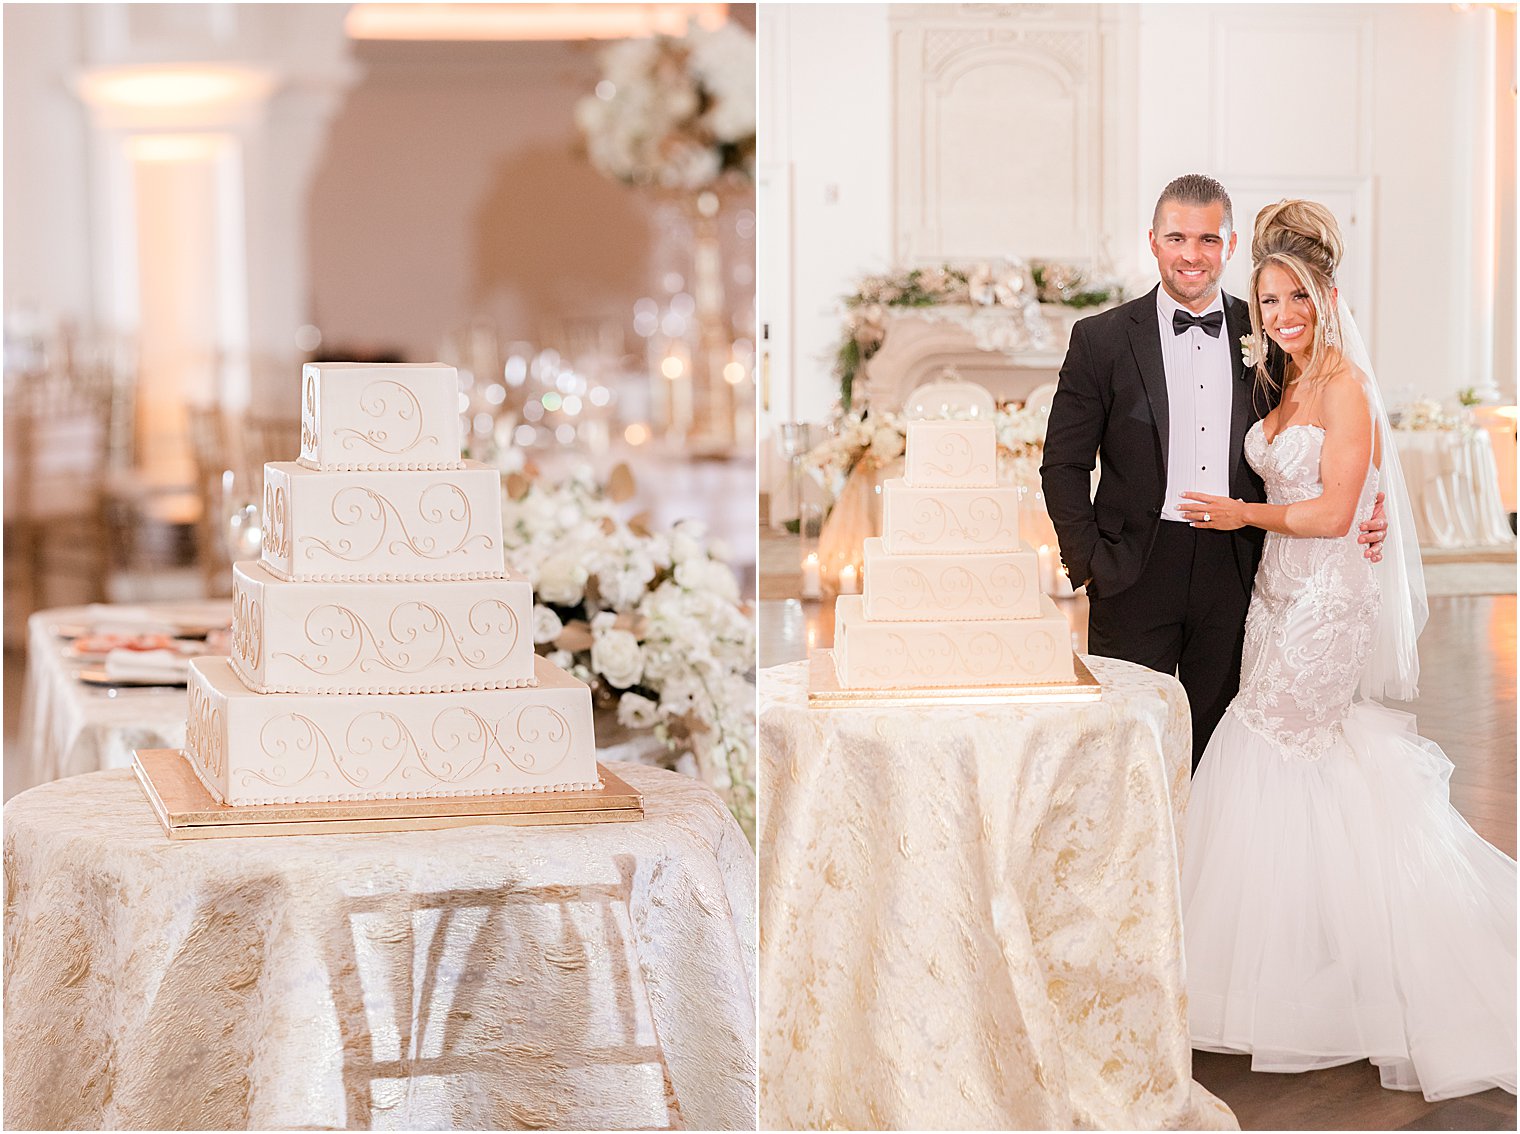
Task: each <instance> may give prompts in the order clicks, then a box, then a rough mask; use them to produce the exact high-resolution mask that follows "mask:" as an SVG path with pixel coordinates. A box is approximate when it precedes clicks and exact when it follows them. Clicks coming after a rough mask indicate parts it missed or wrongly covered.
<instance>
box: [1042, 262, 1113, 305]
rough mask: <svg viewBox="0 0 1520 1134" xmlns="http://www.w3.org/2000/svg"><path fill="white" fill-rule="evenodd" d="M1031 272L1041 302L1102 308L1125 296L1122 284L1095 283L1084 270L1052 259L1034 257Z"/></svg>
mask: <svg viewBox="0 0 1520 1134" xmlns="http://www.w3.org/2000/svg"><path fill="white" fill-rule="evenodd" d="M1029 272H1030V274H1031V275H1032V276H1033V277H1034V287H1035V293H1036V294H1037V295H1038V296H1039V297H1040V302H1041V303H1060V304H1063V305H1065V306H1067V307H1078V308H1081V307H1101V306H1103V304H1105V303H1110V302H1113V301H1114V300H1119V299H1123V298H1124V289H1123V288H1122V287H1120V286H1119V285H1118V284H1095V283H1092V282H1090V281H1089V280H1088V279H1087V275H1086V273H1085V272H1083V271H1082V269H1080V268H1078V267H1075V266H1074V265H1072V264H1058V263H1055V262H1053V261H1049V260H1031V261H1030V263H1029Z"/></svg>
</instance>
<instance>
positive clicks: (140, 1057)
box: [4, 764, 756, 1130]
mask: <svg viewBox="0 0 1520 1134" xmlns="http://www.w3.org/2000/svg"><path fill="white" fill-rule="evenodd" d="M610 770H611V771H612V772H613V773H614V774H615V775H617V776H620V777H622V778H623V779H624V780H626V781H627V782H628V783H629V784H630V785H632V786H633V787H634V788H636V789H637V790H638V791H639V792H641V793H642V795H643V806H644V810H645V818H644V820H643V821H641V822H637V823H608V824H604V825H591V826H557V827H500V826H465V827H457V828H452V829H445V830H432V831H407V832H396V833H379V834H362V835H351V834H332V835H296V836H275V837H262V838H224V839H208V840H202V841H174V842H171V841H170V840H169V839H167V838H165V836H164V833H163V831H162V829H161V828H160V827H159V825H158V822H157V820H156V819H155V818H154V816H153V814H152V812H151V811H150V810H149V806H148V804H147V802H146V800H145V799H144V797H143V794H142V792H141V791H140V790H139V788H138V785H137V784H136V782H135V781H134V779H133V775H132V773H131V772H130V771H128V770H125V769H117V770H111V771H103V772H95V773H91V774H88V775H82V776H74V777H71V778H68V779H63V780H57V781H55V782H52V783H48V784H44V785H43V786H41V787H37V788H34V789H32V790H30V791H27V792H23V793H22V794H21V795H18V796H16V797H15V798H13V799H12V800H10V802H9V803H7V804H6V807H5V863H6V918H5V1056H6V1058H5V1092H4V1108H5V1125H6V1127H7V1128H8V1129H21V1128H31V1129H122V1128H158V1129H256V1128H286V1129H313V1128H315V1129H350V1128H357V1129H413V1130H418V1129H515V1128H522V1127H531V1128H535V1129H537V1128H553V1127H558V1128H570V1129H598V1128H629V1127H636V1128H646V1129H648V1128H656V1129H667V1128H675V1127H693V1128H699V1129H700V1128H708V1129H745V1128H748V1129H753V1123H754V1105H755V1094H754V1078H755V1051H754V1035H755V1032H754V1028H755V1012H754V1004H755V1001H754V994H753V988H754V975H755V941H756V923H755V908H754V858H753V853H752V851H751V850H750V847H749V844H748V843H747V842H746V840H745V838H744V835H743V833H742V832H741V831H740V829H739V827H738V825H737V824H736V823H735V822H734V820H733V818H732V817H731V816H730V815H729V813H728V811H727V810H726V809H725V807H724V805H723V803H722V802H721V800H720V799H719V798H718V796H717V795H716V794H714V793H713V792H712V791H711V790H710V789H709V788H707V787H706V786H704V785H703V784H701V783H698V782H697V781H695V780H693V779H691V778H689V777H686V776H682V775H678V774H676V773H673V772H667V771H663V770H660V769H656V768H650V767H646V766H643V765H638V764H615V765H611V767H610Z"/></svg>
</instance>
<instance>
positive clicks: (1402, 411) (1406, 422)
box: [1389, 398, 1465, 430]
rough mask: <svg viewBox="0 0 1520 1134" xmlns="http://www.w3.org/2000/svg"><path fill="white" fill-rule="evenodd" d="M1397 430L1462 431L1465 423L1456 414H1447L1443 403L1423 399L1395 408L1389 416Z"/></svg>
mask: <svg viewBox="0 0 1520 1134" xmlns="http://www.w3.org/2000/svg"><path fill="white" fill-rule="evenodd" d="M1389 416H1390V417H1391V418H1393V419H1394V421H1393V424H1394V428H1396V429H1421V430H1428V429H1462V428H1464V427H1465V422H1463V420H1462V419H1461V418H1460V417H1458V416H1457V415H1455V414H1450V413H1447V412H1446V411H1445V410H1444V409H1443V408H1442V407H1441V403H1440V402H1438V401H1435V400H1433V399H1431V398H1421V399H1418V400H1416V401H1412V402H1406V403H1405V404H1404V405H1402V406H1397V407H1395V409H1394V411H1393V413H1391V414H1390V415H1389Z"/></svg>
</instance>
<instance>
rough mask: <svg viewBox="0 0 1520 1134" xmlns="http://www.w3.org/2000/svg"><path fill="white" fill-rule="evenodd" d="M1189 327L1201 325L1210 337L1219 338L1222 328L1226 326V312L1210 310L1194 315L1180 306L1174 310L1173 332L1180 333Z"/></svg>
mask: <svg viewBox="0 0 1520 1134" xmlns="http://www.w3.org/2000/svg"><path fill="white" fill-rule="evenodd" d="M1189 327H1201V328H1203V333H1204V334H1206V335H1208V336H1209V338H1211V339H1217V338H1218V337H1219V332H1220V330H1221V329H1222V328H1223V327H1224V312H1223V311H1210V312H1208V313H1207V314H1206V315H1194V314H1193V313H1192V312H1191V311H1184V310H1182V309H1181V308H1180V307H1179V308H1178V309H1177V310H1176V311H1173V312H1172V334H1174V335H1180V334H1182V332H1183V331H1186V330H1187V329H1188V328H1189Z"/></svg>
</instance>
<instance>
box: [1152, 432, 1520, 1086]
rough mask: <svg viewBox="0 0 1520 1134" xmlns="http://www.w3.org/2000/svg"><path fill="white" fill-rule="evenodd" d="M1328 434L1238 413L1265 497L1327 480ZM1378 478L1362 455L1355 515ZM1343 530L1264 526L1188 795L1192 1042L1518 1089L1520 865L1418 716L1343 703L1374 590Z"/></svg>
mask: <svg viewBox="0 0 1520 1134" xmlns="http://www.w3.org/2000/svg"><path fill="white" fill-rule="evenodd" d="M1323 442H1324V432H1323V430H1322V429H1321V428H1320V427H1319V426H1315V425H1294V426H1289V427H1288V428H1287V429H1284V430H1282V431H1281V432H1280V433H1279V435H1278V436H1277V438H1276V439H1275V440H1274V441H1273V442H1271V443H1270V444H1269V443H1268V442H1267V440H1266V437H1265V433H1264V429H1263V426H1262V424H1261V423H1260V422H1258V423H1257V424H1256V425H1255V426H1254V427H1253V428H1252V429H1251V431H1250V433H1249V434H1248V435H1247V437H1246V442H1245V456H1246V459H1247V460H1248V461H1249V462H1250V463H1251V467H1252V468H1254V469H1256V471H1257V472H1258V473H1260V474H1261V476H1262V478H1263V480H1264V481H1265V483H1266V487H1267V496H1268V500H1269V501H1270V502H1271V503H1273V504H1288V503H1292V502H1294V501H1299V500H1305V499H1309V498H1311V497H1314V496H1318V495H1319V494H1320V491H1321V484H1320V480H1319V467H1320V448H1321V446H1322V445H1323ZM1376 491H1377V470H1376V469H1375V468H1374V469H1369V472H1368V477H1367V482H1366V484H1365V485H1364V486H1363V489H1362V494H1361V498H1360V500H1359V502H1358V507H1357V522H1358V523H1359V522H1361V521H1362V520H1365V519H1366V518H1367V516H1368V515H1369V514H1370V513H1371V511H1372V504H1373V499H1374V497H1375V495H1376ZM1356 537H1357V527H1356V524H1353V525H1352V528H1351V531H1350V532H1349V533H1348V534H1347V535H1345V536H1343V537H1339V538H1327V539H1305V538H1295V537H1288V536H1282V535H1277V534H1273V533H1268V535H1267V537H1266V546H1265V549H1264V551H1263V556H1262V563H1261V567H1260V569H1259V571H1258V572H1257V576H1256V584H1255V589H1254V591H1253V593H1252V598H1251V608H1250V613H1249V615H1248V617H1247V619H1246V633H1245V647H1244V656H1243V664H1242V672H1241V685H1240V693H1239V695H1238V696H1237V697H1236V698H1235V700H1234V701H1233V702H1232V703H1231V705H1230V708H1229V710H1228V711H1227V712H1226V713H1225V716H1224V719H1223V720H1222V721H1221V723H1220V725H1219V727H1218V729H1216V730H1215V732H1214V735H1213V737H1212V738H1211V739H1210V741H1209V745H1208V749H1207V751H1206V752H1205V753H1204V756H1203V759H1202V762H1201V764H1200V765H1199V768H1198V773H1197V775H1196V776H1195V777H1194V780H1193V790H1192V800H1191V802H1190V804H1189V808H1188V817H1187V831H1186V839H1185V842H1184V844H1183V869H1182V896H1183V914H1184V923H1185V944H1186V955H1187V978H1188V979H1187V984H1188V1001H1189V1004H1188V1022H1189V1030H1190V1033H1191V1035H1192V1039H1193V1046H1194V1047H1196V1048H1201V1049H1205V1050H1210V1051H1226V1052H1249V1053H1250V1054H1251V1056H1252V1061H1251V1066H1252V1069H1253V1070H1256V1071H1305V1070H1309V1069H1312V1068H1317V1067H1332V1066H1335V1065H1337V1064H1341V1063H1348V1062H1352V1061H1355V1060H1360V1059H1371V1060H1372V1062H1373V1063H1375V1064H1377V1065H1378V1067H1379V1068H1380V1071H1381V1075H1382V1081H1383V1085H1384V1086H1385V1087H1391V1088H1394V1089H1398V1090H1411V1091H1412V1090H1420V1091H1423V1092H1424V1095H1425V1097H1426V1098H1427V1099H1430V1100H1436V1099H1443V1098H1452V1097H1455V1096H1457V1095H1464V1094H1471V1093H1473V1092H1475V1091H1482V1090H1486V1089H1488V1088H1490V1087H1496V1086H1497V1087H1502V1088H1504V1089H1505V1090H1507V1091H1509V1092H1511V1093H1513V1092H1514V1091H1515V912H1516V910H1515V893H1516V891H1515V884H1516V874H1515V861H1514V860H1513V859H1511V858H1509V857H1508V856H1507V855H1505V854H1503V853H1502V852H1500V851H1499V850H1497V849H1495V848H1494V847H1493V846H1491V845H1489V844H1488V843H1486V842H1484V841H1483V839H1481V838H1480V837H1479V836H1478V835H1477V833H1476V832H1474V831H1473V830H1472V828H1471V827H1469V826H1468V825H1467V823H1466V821H1465V820H1463V818H1462V816H1461V815H1460V814H1458V813H1457V811H1456V810H1455V809H1454V808H1453V807H1452V806H1451V803H1450V798H1449V792H1448V786H1447V781H1448V778H1449V776H1450V775H1451V770H1452V765H1451V762H1450V761H1449V760H1448V759H1447V758H1446V757H1445V756H1444V755H1443V754H1442V752H1441V750H1440V749H1439V748H1438V747H1436V745H1434V744H1432V743H1431V742H1430V741H1428V740H1424V739H1422V738H1421V737H1420V736H1418V735H1417V734H1416V733H1415V731H1414V719H1413V718H1412V717H1411V716H1409V714H1407V713H1400V712H1397V711H1395V710H1392V709H1389V708H1387V707H1385V706H1383V705H1382V704H1380V703H1378V702H1376V701H1354V700H1353V697H1354V695H1355V693H1356V690H1357V684H1358V679H1359V675H1360V674H1361V672H1362V669H1363V665H1364V663H1365V661H1366V658H1367V654H1368V650H1369V648H1370V646H1371V639H1372V634H1373V625H1374V623H1375V621H1376V617H1377V613H1378V604H1379V592H1378V586H1377V583H1376V582H1375V580H1374V577H1373V571H1372V568H1371V565H1370V564H1369V563H1368V562H1367V560H1366V559H1365V557H1364V556H1363V548H1362V546H1361V545H1360V544H1359V543H1357V539H1356Z"/></svg>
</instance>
